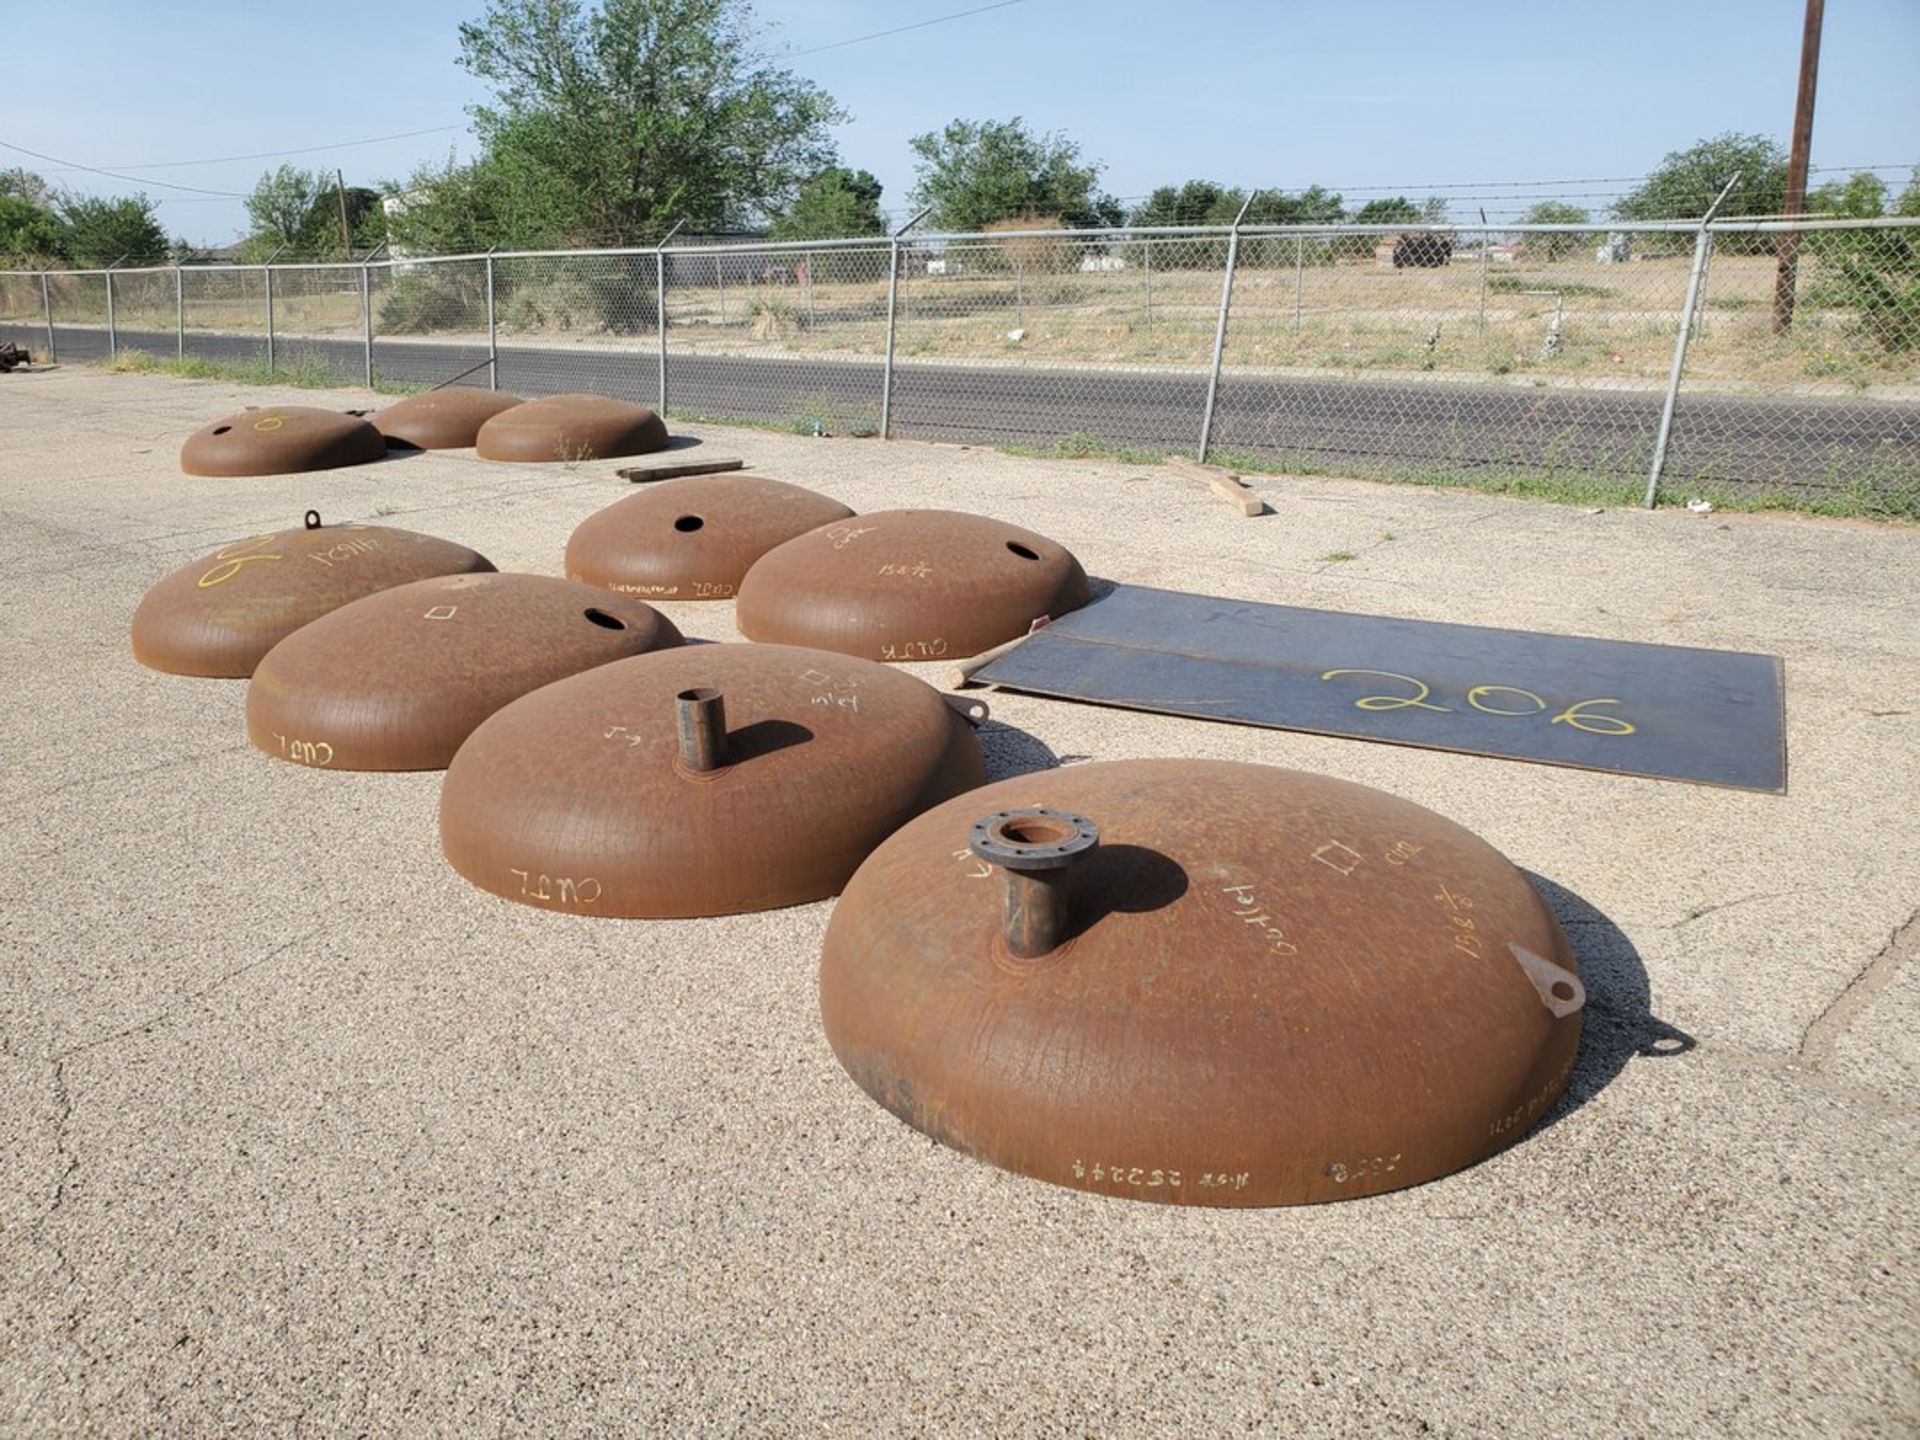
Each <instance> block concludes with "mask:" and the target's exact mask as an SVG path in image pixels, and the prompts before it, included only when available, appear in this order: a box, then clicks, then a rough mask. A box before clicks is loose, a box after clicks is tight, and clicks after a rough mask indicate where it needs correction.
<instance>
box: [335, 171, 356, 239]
mask: <svg viewBox="0 0 1920 1440" xmlns="http://www.w3.org/2000/svg"><path fill="white" fill-rule="evenodd" d="M333 183H334V185H335V187H336V193H337V194H338V195H339V196H340V253H341V255H343V256H344V257H345V258H346V259H348V260H351V259H352V258H353V231H352V230H351V229H350V228H348V225H347V179H346V176H344V175H342V174H341V173H340V172H339V171H338V170H335V171H334V172H333Z"/></svg>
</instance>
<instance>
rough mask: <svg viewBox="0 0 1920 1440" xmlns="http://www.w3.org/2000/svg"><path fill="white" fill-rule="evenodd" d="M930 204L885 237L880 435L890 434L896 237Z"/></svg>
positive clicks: (897, 280)
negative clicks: (884, 341) (884, 345)
mask: <svg viewBox="0 0 1920 1440" xmlns="http://www.w3.org/2000/svg"><path fill="white" fill-rule="evenodd" d="M932 213H933V207H932V206H931V205H929V206H927V207H926V208H925V209H924V210H922V211H921V212H920V213H919V214H918V215H916V216H914V217H913V218H912V219H911V220H909V221H907V223H906V224H904V225H902V226H901V227H900V228H899V229H898V230H896V231H894V232H893V234H892V235H891V236H889V237H888V240H887V247H888V248H887V358H886V362H885V363H884V364H883V365H882V366H881V367H880V438H881V439H882V440H891V439H892V438H893V343H894V337H895V333H896V332H897V331H898V330H899V328H900V237H901V236H902V235H904V234H906V233H907V232H908V231H909V230H911V229H913V227H914V226H916V225H918V224H919V223H920V222H921V221H922V220H924V219H926V218H927V216H928V215H930V214H932Z"/></svg>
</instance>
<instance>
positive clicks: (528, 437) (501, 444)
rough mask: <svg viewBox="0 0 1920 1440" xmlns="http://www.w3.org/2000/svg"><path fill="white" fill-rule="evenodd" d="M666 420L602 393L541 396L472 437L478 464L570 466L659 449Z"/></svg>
mask: <svg viewBox="0 0 1920 1440" xmlns="http://www.w3.org/2000/svg"><path fill="white" fill-rule="evenodd" d="M669 438H670V437H669V436H668V434H667V426H666V422H665V421H663V420H662V419H661V418H660V417H659V416H658V415H656V414H654V413H653V411H651V410H649V409H647V407H646V406H644V405H633V404H629V403H628V402H627V401H625V400H614V399H610V398H609V397H607V396H605V395H543V396H542V397H541V398H540V399H538V400H528V401H526V402H525V403H524V404H520V405H515V406H514V407H513V408H512V409H510V410H503V411H502V412H501V413H500V414H498V415H495V416H494V417H493V418H492V419H490V420H488V421H487V422H486V423H485V424H483V425H482V426H481V427H480V431H479V434H478V435H477V436H476V437H475V439H474V449H475V452H476V453H477V454H478V455H479V456H480V458H481V459H482V460H513V461H519V462H521V463H531V464H560V463H565V464H571V463H574V462H576V461H581V460H610V459H613V458H614V457H616V456H620V455H645V454H647V453H649V452H650V451H654V450H664V449H666V448H667V442H668V440H669Z"/></svg>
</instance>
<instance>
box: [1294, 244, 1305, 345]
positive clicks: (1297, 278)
mask: <svg viewBox="0 0 1920 1440" xmlns="http://www.w3.org/2000/svg"><path fill="white" fill-rule="evenodd" d="M1306 278H1307V237H1306V236H1304V235H1296V236H1294V237H1293V338H1294V339H1296V340H1298V339H1299V338H1300V289H1301V286H1302V285H1303V284H1304V283H1305V282H1306Z"/></svg>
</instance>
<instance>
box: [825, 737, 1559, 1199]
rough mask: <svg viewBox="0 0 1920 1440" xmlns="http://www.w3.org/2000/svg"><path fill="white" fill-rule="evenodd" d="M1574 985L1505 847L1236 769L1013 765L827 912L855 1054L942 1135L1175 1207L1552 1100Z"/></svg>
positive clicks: (1348, 1172) (1365, 792)
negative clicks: (1035, 769)
mask: <svg viewBox="0 0 1920 1440" xmlns="http://www.w3.org/2000/svg"><path fill="white" fill-rule="evenodd" d="M1584 1004H1585V989H1584V987H1583V986H1582V984H1581V981H1580V976H1579V971H1578V966H1577V963H1576V962H1575V959H1574V956H1573V954H1572V952H1571V950H1570V949H1569V947H1568V945H1567V942H1566V938H1565V936H1564V935H1563V934H1562V933H1561V931H1560V927H1559V924H1558V923H1557V922H1556V921H1555V919H1554V917H1553V914H1552V912H1551V911H1550V910H1549V909H1548V908H1547V906H1546V904H1545V903H1544V902H1543V901H1542V900H1541V898H1540V896H1539V895H1538V894H1537V893H1536V892H1535V890H1534V888H1533V886H1532V885H1531V884H1530V883H1529V882H1528V880H1527V877H1526V876H1525V875H1524V874H1522V873H1521V872H1520V871H1519V870H1518V869H1516V868H1515V867H1514V866H1513V864H1512V863H1511V862H1509V861H1508V860H1507V859H1506V858H1505V857H1504V856H1502V855H1501V854H1500V853H1499V852H1498V851H1496V850H1495V849H1493V847H1492V846H1490V845H1488V844H1487V843H1486V842H1485V841H1482V840H1480V839H1478V838H1477V837H1475V836H1474V835H1472V834H1471V833H1469V832H1468V831H1466V830H1464V829H1462V828H1461V827H1460V826H1458V825H1456V824H1454V823H1453V822H1452V821H1450V820H1446V819H1444V818H1442V817H1441V816H1439V815H1436V814H1434V813H1433V812H1432V811H1430V810H1425V809H1422V808H1421V807H1420V806H1418V805H1414V804H1411V803H1410V802H1408V801H1404V800H1400V799H1398V798H1396V797H1394V796H1391V795H1387V794H1384V793H1383V792H1381V791H1378V790H1372V789H1368V788H1366V787H1365V786H1361V785H1354V784H1350V783H1348V782H1345V781H1340V780H1333V779H1328V778H1326V777H1323V776H1317V775H1309V774H1304V773H1302V772H1299V771H1293V770H1282V769H1278V768H1275V767H1272V766H1264V765H1249V764H1240V763H1235V762H1227V761H1193V760H1131V761H1111V762H1106V763H1096V764H1085V765H1074V766H1069V767H1064V768H1062V769H1058V770H1053V771H1048V772H1046V773H1044V774H1040V775H1027V776H1021V777H1019V778H1017V779H1012V780H1003V781H1000V782H998V783H996V784H993V785H989V786H986V787H984V788H982V789H980V790H976V791H972V792H970V793H968V794H965V795H962V796H959V797H957V798H955V799H953V800H949V801H948V802H946V803H945V804H943V805H939V806H937V807H935V808H933V809H931V810H929V811H928V812H927V813H925V814H924V815H921V816H920V817H919V818H918V819H915V820H913V821H911V822H909V823H908V824H906V825H904V826H903V827H902V828H901V829H900V830H899V831H898V832H897V833H895V834H894V835H893V836H892V837H891V838H890V839H888V840H887V842H886V843H885V844H883V845H881V846H880V847H879V848H878V849H877V850H875V851H874V853H873V854H872V855H871V856H870V857H869V858H868V860H867V861H866V863H865V864H863V865H862V866H861V867H860V869H859V871H858V872H857V873H856V874H855V875H854V877H853V879H852V880H851V881H850V882H848V885H847V888H846V891H845V893H844V894H843V895H842V896H841V899H840V902H839V904H837V905H836V906H835V907H834V912H833V917H832V919H831V921H830V922H829V924H828V926H827V933H826V938H825V941H824V944H823V953H822V958H821V966H820V1009H821V1014H822V1018H823V1019H824V1021H825V1025H826V1031H827V1038H828V1040H829V1042H830V1043H831V1044H832V1046H833V1049H834V1053H835V1054H836V1055H838V1056H839V1058H840V1061H841V1064H842V1065H843V1066H845V1068H846V1070H847V1072H848V1073H849V1074H850V1075H851V1076H852V1077H853V1079H854V1080H855V1081H856V1082H857V1083H858V1084H859V1086H860V1087H861V1088H862V1089H863V1090H865V1091H866V1092H867V1093H868V1094H869V1095H870V1096H872V1097H873V1098H874V1099H875V1100H877V1101H879V1102H880V1103H881V1104H882V1105H884V1106H885V1107H886V1108H887V1109H889V1110H891V1111H892V1112H893V1113H894V1114H895V1115H897V1116H899V1117H900V1118H901V1119H902V1120H905V1121H906V1122H907V1123H908V1124H910V1125H912V1126H914V1127H915V1128H917V1129H919V1130H922V1131H924V1132H925V1133H927V1134H928V1135H930V1136H932V1137H933V1138H934V1139H936V1140H939V1141H941V1142H942V1143H944V1144H947V1145H951V1146H953V1147H954V1148H956V1149H959V1150H962V1151H965V1152H966V1153H968V1154H971V1155H974V1156H977V1157H978V1158H980V1159H983V1160H986V1161H989V1162H991V1163H992V1164H995V1165H999V1166H1002V1167H1004V1168H1006V1169H1009V1170H1013V1171H1017V1172H1018V1173H1020V1174H1023V1175H1029V1176H1033V1177H1035V1178H1038V1179H1043V1180H1048V1181H1051V1182H1053V1183H1056V1184H1060V1185H1067V1186H1071V1187H1074V1188H1077V1189H1083V1190H1092V1191H1096V1192H1098V1193H1101V1194H1106V1195H1116V1196H1124V1197H1128V1198H1132V1199H1140V1200H1155V1201H1161V1202H1164V1203H1170V1204H1185V1205H1291V1204H1305V1203H1311V1202H1316V1201H1322V1200H1337V1199H1344V1198H1349V1197H1352V1196H1358V1195H1370V1194H1376V1193H1378V1192H1380V1191H1383V1190H1392V1189H1397V1188H1400V1187H1402V1186H1406V1185H1413V1184H1418V1183H1420V1182H1422V1181H1425V1180H1431V1179H1433V1178H1435V1177H1437V1176H1440V1175H1445V1174H1447V1173H1449V1172H1451V1171H1454V1170H1458V1169H1460V1168H1462V1167H1464V1166H1467V1165H1471V1164H1473V1163H1475V1162H1476V1161H1478V1160H1480V1159H1483V1158H1484V1157H1486V1156H1488V1155H1491V1154H1493V1153H1494V1152H1495V1151H1498V1150H1500V1149H1503V1148H1504V1147H1506V1146H1508V1145H1510V1144H1512V1143H1513V1142H1514V1141H1516V1140H1518V1139H1519V1138H1520V1137H1521V1136H1523V1135H1524V1134H1526V1132H1527V1131H1528V1130H1529V1129H1531V1128H1532V1127H1533V1125H1534V1124H1535V1123H1536V1122H1538V1121H1539V1120H1540V1119H1541V1118H1542V1117H1543V1116H1545V1115H1546V1114H1547V1112H1548V1111H1549V1110H1550V1109H1552V1107H1553V1105H1554V1102H1555V1101H1556V1100H1557V1099H1558V1097H1559V1095H1560V1093H1561V1091H1562V1090H1563V1089H1564V1088H1565V1086H1566V1084H1567V1080H1568V1077H1569V1076H1570V1075H1571V1073H1572V1068H1573V1062H1574V1056H1575V1053H1576V1051H1577V1049H1578V1046H1579V1041H1580V1024H1581V1013H1582V1010H1583V1007H1584Z"/></svg>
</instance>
